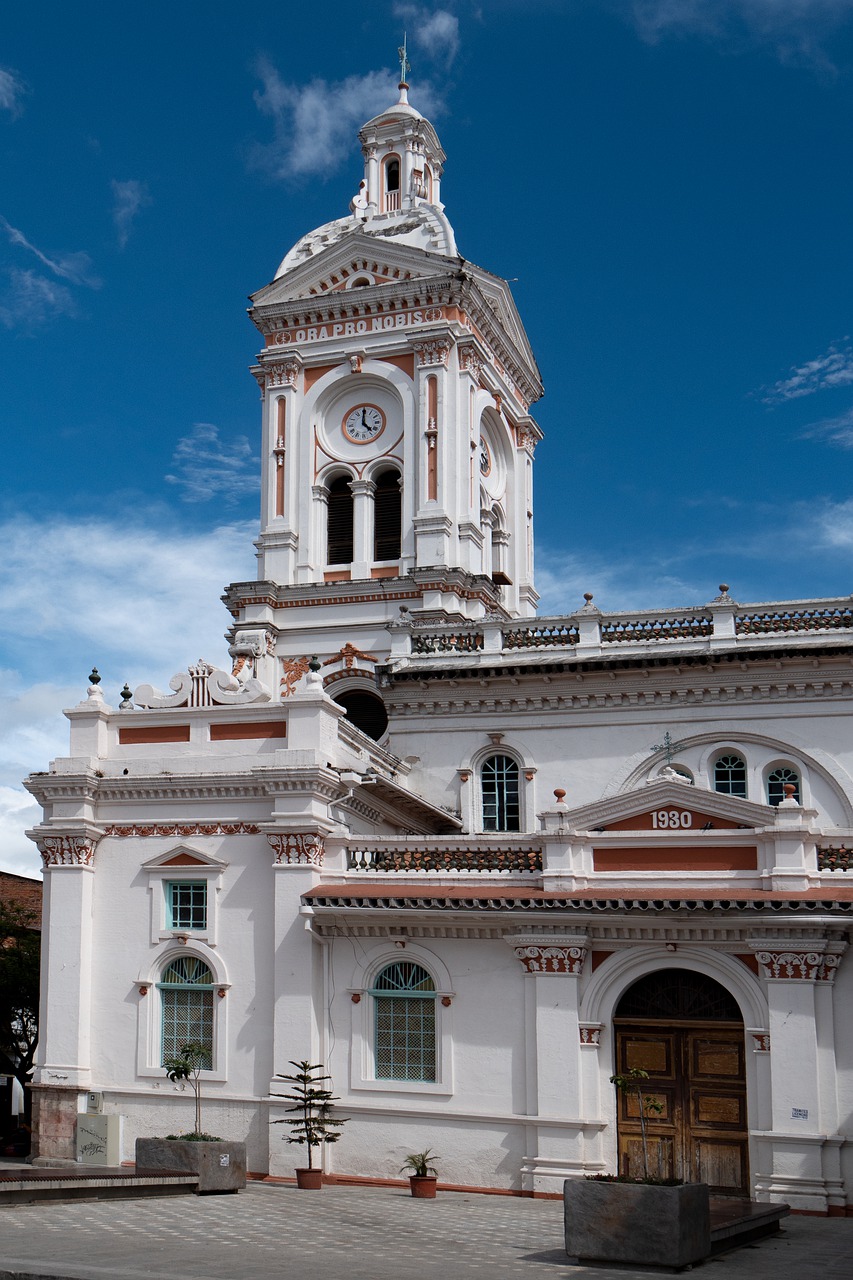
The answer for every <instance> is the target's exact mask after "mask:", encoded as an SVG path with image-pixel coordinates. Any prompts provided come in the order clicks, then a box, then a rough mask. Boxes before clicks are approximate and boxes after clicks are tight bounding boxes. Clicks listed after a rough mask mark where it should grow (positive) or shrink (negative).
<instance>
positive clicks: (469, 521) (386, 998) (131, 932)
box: [27, 83, 853, 1215]
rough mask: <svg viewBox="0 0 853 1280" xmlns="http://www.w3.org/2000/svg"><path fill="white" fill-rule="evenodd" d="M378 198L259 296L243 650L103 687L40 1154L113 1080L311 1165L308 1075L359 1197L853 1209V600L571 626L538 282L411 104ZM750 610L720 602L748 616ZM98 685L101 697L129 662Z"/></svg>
mask: <svg viewBox="0 0 853 1280" xmlns="http://www.w3.org/2000/svg"><path fill="white" fill-rule="evenodd" d="M358 136H359V141H360V144H361V150H362V153H363V156H364V178H363V181H362V182H361V184H360V186H359V190H358V193H357V195H356V196H355V197H354V199H353V201H352V203H351V206H350V210H349V212H347V213H345V214H344V216H342V217H339V218H336V219H335V220H334V221H331V222H329V223H327V224H326V225H324V226H321V227H319V228H317V229H316V230H314V231H311V232H310V233H308V234H306V235H305V236H304V237H303V238H302V239H301V240H300V241H299V242H298V243H297V244H296V245H294V247H293V248H292V249H290V250H289V252H288V253H287V254H286V256H285V257H284V260H283V261H282V263H281V265H280V267H279V268H278V270H277V272H276V273H275V276H274V278H273V280H272V282H271V283H270V284H267V285H265V286H264V287H263V288H261V289H260V290H259V291H258V292H257V293H255V294H254V295H253V298H252V307H251V311H250V315H251V318H252V320H253V322H254V324H255V326H256V327H257V330H258V333H259V335H260V347H261V349H260V354H259V356H258V358H257V364H256V365H255V367H254V368H253V369H252V373H253V374H254V377H255V378H256V380H257V383H258V386H259V387H260V393H261V415H262V419H261V439H262V449H261V452H262V476H261V486H262V487H261V515H260V533H259V536H258V539H257V543H256V547H257V565H258V568H257V577H256V578H255V579H254V580H253V581H250V582H236V583H232V584H231V585H230V586H229V587H228V588H227V590H226V592H225V596H224V601H225V604H226V606H227V609H228V611H229V614H230V618H231V623H230V627H229V630H228V633H227V643H228V654H229V655H230V661H228V662H225V661H224V660H223V666H222V667H217V666H216V665H214V664H211V663H210V662H207V661H204V660H200V661H199V662H198V663H196V664H195V665H194V666H191V667H190V668H189V669H188V670H186V671H183V672H181V673H179V674H178V675H176V676H175V677H174V678H173V679H172V681H171V684H170V688H169V689H168V690H165V691H164V690H158V689H156V688H153V687H152V686H151V685H142V686H140V687H138V688H136V689H135V690H131V689H129V688H128V687H127V686H125V689H124V690H123V694H122V701H121V703H120V705H119V706H117V707H111V706H108V705H107V704H106V702H105V699H104V697H103V694H102V692H101V690H100V688H99V683H98V680H97V677H96V676H95V678H94V679H93V681H92V683H91V685H90V687H89V689H88V693H87V695H86V696H85V697H84V698H83V700H82V701H81V702H80V703H79V704H78V705H77V706H75V707H72V708H71V709H69V710H68V711H67V712H66V715H67V717H68V719H69V721H70V748H69V754H68V755H67V756H66V757H63V758H59V759H57V760H55V761H53V762H52V763H51V764H50V767H49V769H48V770H47V771H46V772H43V773H36V774H33V775H32V776H31V777H30V778H29V779H28V782H27V786H28V787H29V789H30V791H31V792H32V794H33V795H34V796H35V797H36V798H37V800H38V801H39V803H40V805H41V806H42V810H43V816H42V819H41V821H40V822H39V823H38V825H37V826H36V827H35V828H34V829H33V830H32V831H31V832H30V833H29V834H30V836H31V838H32V839H33V840H34V841H35V843H36V844H37V846H38V849H39V851H40V853H41V857H42V860H43V862H44V872H45V874H44V882H45V888H44V936H45V940H46V946H45V967H44V980H43V993H42V1000H43V1007H42V1023H41V1025H42V1039H41V1045H40V1049H39V1057H38V1065H37V1069H36V1073H35V1077H34V1084H33V1098H34V1117H35V1119H34V1123H35V1130H36V1132H35V1154H36V1155H40V1156H43V1157H67V1158H73V1157H74V1155H75V1132H76V1127H77V1125H78V1117H79V1115H80V1113H81V1112H85V1110H86V1107H87V1099H90V1098H91V1097H96V1098H97V1099H98V1100H99V1101H98V1105H100V1106H101V1107H102V1109H103V1111H104V1113H106V1114H107V1115H114V1116H120V1117H121V1125H120V1134H121V1137H120V1158H121V1159H123V1160H125V1161H127V1160H132V1159H133V1153H134V1141H135V1139H136V1138H137V1137H140V1136H142V1137H148V1136H156V1135H163V1134H166V1133H174V1132H180V1131H181V1130H188V1129H189V1128H190V1127H191V1125H192V1119H193V1109H192V1102H191V1098H190V1095H189V1094H188V1093H187V1092H186V1091H184V1090H182V1086H181V1085H180V1084H174V1083H171V1082H170V1081H169V1080H168V1079H167V1077H166V1074H165V1070H164V1067H163V1062H164V1058H166V1057H168V1056H170V1055H172V1054H174V1053H175V1052H176V1051H177V1050H178V1049H179V1048H180V1046H181V1045H182V1044H184V1043H186V1042H187V1041H195V1042H199V1043H201V1044H202V1045H204V1047H205V1050H206V1054H207V1060H206V1065H205V1070H204V1072H203V1096H204V1127H205V1128H206V1129H207V1130H208V1131H210V1132H212V1133H216V1134H218V1135H220V1136H222V1137H225V1138H232V1139H240V1140H245V1141H246V1142H247V1148H248V1167H249V1170H250V1171H251V1172H252V1173H253V1174H256V1175H258V1176H268V1175H271V1176H278V1177H291V1176H293V1170H294V1167H295V1165H296V1164H299V1163H303V1162H304V1152H302V1151H301V1149H299V1148H295V1147H292V1146H290V1145H288V1144H287V1143H286V1142H285V1141H284V1140H283V1135H285V1134H286V1132H287V1131H286V1129H284V1128H283V1127H281V1125H280V1121H281V1120H282V1119H283V1117H284V1110H283V1106H284V1104H283V1103H282V1102H281V1101H280V1095H281V1094H282V1093H283V1092H285V1091H286V1089H285V1087H283V1082H282V1081H281V1080H280V1079H279V1076H280V1075H281V1074H282V1073H286V1072H288V1071H290V1070H291V1067H290V1065H289V1064H290V1063H291V1061H293V1060H302V1059H308V1060H310V1061H311V1062H316V1063H322V1064H324V1066H325V1069H326V1070H327V1071H328V1072H329V1073H330V1074H331V1076H332V1079H333V1090H334V1093H335V1094H336V1095H338V1097H339V1098H340V1102H339V1104H338V1106H339V1114H341V1115H343V1116H346V1117H348V1123H347V1125H346V1127H345V1129H344V1130H343V1131H342V1137H341V1141H340V1142H339V1143H337V1144H336V1145H335V1146H334V1147H330V1148H326V1149H324V1152H323V1156H322V1159H323V1161H324V1167H325V1169H326V1172H327V1174H328V1175H329V1176H334V1177H339V1178H346V1179H350V1180H358V1179H366V1180H369V1179H393V1178H398V1177H399V1176H400V1167H401V1165H402V1163H403V1160H404V1158H405V1156H406V1154H407V1153H409V1152H412V1151H422V1150H424V1149H426V1148H431V1149H432V1151H433V1152H435V1153H437V1155H438V1156H439V1157H440V1165H439V1169H440V1177H441V1181H442V1183H443V1184H444V1185H448V1186H455V1187H465V1188H470V1189H481V1190H492V1191H502V1192H505V1193H511V1194H518V1195H537V1194H554V1193H559V1192H560V1191H561V1190H562V1185H563V1181H564V1180H565V1179H566V1178H573V1177H581V1176H584V1175H588V1174H596V1173H614V1172H617V1171H619V1172H625V1173H637V1172H638V1171H639V1170H640V1169H641V1158H642V1157H641V1133H640V1123H639V1122H640V1116H639V1114H638V1111H637V1106H636V1103H635V1102H633V1100H632V1099H630V1098H627V1097H626V1096H625V1095H617V1093H616V1091H615V1090H614V1087H613V1085H612V1084H611V1083H610V1078H611V1076H612V1075H613V1074H614V1073H616V1072H622V1073H624V1072H626V1071H630V1070H631V1068H634V1067H636V1068H640V1069H642V1070H643V1071H646V1072H647V1073H648V1081H647V1082H646V1086H647V1090H648V1095H649V1096H650V1097H652V1098H653V1099H654V1102H655V1108H654V1110H653V1111H651V1112H650V1114H649V1117H648V1130H649V1138H648V1140H649V1152H650V1160H651V1162H652V1166H653V1170H657V1171H659V1173H660V1174H661V1176H664V1177H670V1176H675V1177H682V1178H684V1179H685V1180H687V1181H704V1182H707V1183H708V1184H710V1186H711V1187H712V1189H713V1190H714V1191H716V1192H723V1193H726V1194H730V1195H741V1196H749V1197H751V1198H753V1199H756V1200H759V1201H778V1200H785V1201H787V1202H789V1203H790V1204H791V1205H792V1207H794V1208H795V1209H799V1210H804V1211H808V1212H812V1213H819V1214H836V1215H841V1214H845V1213H853V1020H851V1019H850V1017H849V1012H848V1014H847V1015H845V1012H844V1010H845V1009H847V1010H848V1011H849V1009H850V1008H851V1007H853V958H850V957H848V956H847V954H846V953H847V950H848V942H849V933H850V927H851V913H853V863H851V853H850V848H851V844H853V738H851V733H850V723H851V719H850V717H851V712H853V671H851V653H853V607H852V606H853V600H851V597H849V596H847V597H843V598H839V599H821V600H807V601H785V602H777V603H757V604H755V603H753V604H742V603H739V602H738V601H737V599H736V598H735V595H734V594H730V591H729V588H728V587H727V586H726V585H721V586H720V587H719V588H718V589H716V588H715V590H709V592H708V595H709V596H711V597H712V598H711V599H709V600H708V602H707V603H706V604H703V605H695V604H694V605H690V606H685V607H684V608H680V609H674V610H663V611H661V610H655V609H653V608H652V609H648V610H640V611H634V612H629V613H608V612H603V611H602V610H601V609H600V608H599V607H598V605H597V604H596V602H595V600H594V599H593V598H592V596H587V597H585V599H584V600H583V601H578V606H577V609H576V611H575V612H574V613H572V614H569V615H567V616H562V617H541V616H537V614H536V605H537V599H538V597H537V593H536V590H535V586H534V556H533V464H534V455H535V451H536V445H537V443H538V441H539V440H540V439H541V436H542V433H541V431H540V429H539V427H538V426H537V423H536V421H535V420H534V418H533V417H532V416H531V406H533V405H534V404H535V402H536V401H537V400H538V399H539V398H540V396H541V395H542V392H543V387H542V382H541V378H540V372H539V369H538V368H537V364H536V360H535V357H534V354H533V352H532V350H531V347H530V344H529V342H528V339H527V336H526V334H525V330H524V326H523V323H522V319H521V317H520V316H519V313H518V311H517V309H516V307H515V304H514V302H513V298H512V295H511V291H510V288H509V286H508V284H507V283H506V281H504V280H502V279H500V278H499V277H497V276H495V275H492V274H491V273H490V272H489V271H488V270H486V269H484V268H482V267H479V266H476V265H474V263H473V262H471V261H469V260H467V259H466V258H463V257H462V256H461V255H460V253H459V251H458V249H457V246H456V241H455V237H454V232H453V228H452V226H451V223H450V221H449V220H448V217H447V214H446V213H445V208H444V205H443V203H442V199H441V179H442V172H443V166H444V162H445V155H444V152H443V151H442V148H441V144H440V142H439V139H438V137H437V135H436V132H435V130H434V128H433V127H432V125H431V124H430V123H429V121H428V120H426V119H425V118H424V117H423V116H422V115H421V114H420V113H419V112H418V111H417V110H416V109H415V107H414V106H412V105H411V104H410V103H409V101H408V86H407V85H406V84H405V83H401V85H400V90H399V100H398V101H396V102H394V103H393V104H392V105H391V106H390V107H389V108H388V109H387V110H386V111H384V112H382V114H380V115H378V116H376V117H375V118H374V119H372V120H370V121H368V123H366V124H365V125H364V126H363V128H362V129H361V131H360V133H359V135H358ZM715 591H716V594H715ZM93 674H94V673H93Z"/></svg>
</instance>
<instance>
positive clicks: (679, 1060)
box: [613, 968, 749, 1196]
mask: <svg viewBox="0 0 853 1280" xmlns="http://www.w3.org/2000/svg"><path fill="white" fill-rule="evenodd" d="M613 1026H614V1032H615V1036H614V1039H615V1047H616V1060H615V1066H614V1070H615V1072H616V1073H618V1074H619V1075H627V1074H628V1073H629V1072H630V1071H631V1069H632V1068H638V1069H639V1070H641V1071H645V1072H647V1074H648V1079H643V1080H642V1081H641V1093H642V1096H643V1098H644V1099H650V1100H651V1104H650V1105H645V1104H643V1105H644V1110H645V1113H646V1114H645V1119H646V1130H647V1143H648V1152H649V1166H650V1167H649V1173H650V1174H651V1176H652V1177H656V1178H658V1177H659V1178H681V1179H683V1180H684V1181H685V1182H707V1183H708V1185H709V1186H710V1187H711V1190H712V1191H716V1192H719V1193H720V1194H726V1195H744V1196H746V1195H748V1194H749V1160H748V1137H749V1132H748V1123H747V1114H746V1062H745V1043H744V1027H743V1018H742V1015H741V1012H740V1008H739V1006H738V1004H737V1001H736V1000H735V999H734V997H733V996H732V994H731V992H729V991H727V990H726V988H725V987H723V986H722V985H721V984H720V983H719V982H717V981H715V979H713V978H709V977H707V976H706V975H705V974H702V973H697V972H696V971H694V970H692V969H678V968H665V969H658V970H656V971H655V972H653V973H650V974H646V975H645V977H642V978H640V979H638V980H637V981H636V982H635V983H633V985H632V986H630V987H629V988H628V989H627V991H625V993H624V995H623V996H622V999H621V1000H620V1001H619V1004H618V1006H617V1008H616V1013H615V1015H614V1019H613ZM640 1105H641V1104H640V1101H639V1099H638V1097H637V1094H636V1092H634V1091H626V1092H620V1093H619V1094H618V1097H617V1107H618V1125H617V1128H618V1144H619V1172H620V1174H623V1175H625V1176H627V1177H642V1176H643V1151H642V1127H641V1123H640Z"/></svg>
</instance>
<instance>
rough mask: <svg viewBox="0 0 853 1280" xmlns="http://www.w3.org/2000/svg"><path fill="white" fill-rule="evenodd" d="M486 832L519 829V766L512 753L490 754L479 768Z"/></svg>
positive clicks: (484, 828)
mask: <svg viewBox="0 0 853 1280" xmlns="http://www.w3.org/2000/svg"><path fill="white" fill-rule="evenodd" d="M480 787H481V790H482V797H483V830H484V831H520V830H521V825H520V822H521V810H520V805H519V784H518V765H517V764H516V762H515V761H514V760H513V758H512V756H503V755H500V756H489V757H488V759H487V760H484V761H483V767H482V769H481V771H480Z"/></svg>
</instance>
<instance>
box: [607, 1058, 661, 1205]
mask: <svg viewBox="0 0 853 1280" xmlns="http://www.w3.org/2000/svg"><path fill="white" fill-rule="evenodd" d="M648 1078H649V1073H648V1071H644V1070H643V1068H642V1067H630V1068H629V1069H628V1070H627V1071H626V1072H625V1073H624V1075H615V1076H611V1077H610V1083H611V1084H614V1085H615V1086H616V1090H617V1092H619V1093H636V1095H637V1109H638V1111H639V1115H640V1135H641V1137H642V1140H643V1178H644V1179H645V1181H646V1182H648V1181H649V1179H650V1177H651V1174H650V1173H649V1146H648V1140H647V1138H646V1117H647V1116H650V1115H657V1116H659V1115H660V1114H661V1113H662V1112H663V1103H662V1102H658V1100H657V1099H656V1098H655V1097H653V1096H652V1095H651V1094H648V1093H647V1094H644V1093H643V1081H644V1080H648ZM658 1160H660V1153H658Z"/></svg>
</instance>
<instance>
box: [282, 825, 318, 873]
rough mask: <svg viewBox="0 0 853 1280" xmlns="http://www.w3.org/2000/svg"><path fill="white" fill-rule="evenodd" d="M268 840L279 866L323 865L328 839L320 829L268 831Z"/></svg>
mask: <svg viewBox="0 0 853 1280" xmlns="http://www.w3.org/2000/svg"><path fill="white" fill-rule="evenodd" d="M267 840H268V841H269V846H270V848H271V849H272V851H273V862H274V863H275V864H277V865H278V866H285V865H286V866H297V865H302V866H306V865H310V866H314V867H321V866H322V865H323V858H324V857H325V853H326V840H325V836H323V835H322V834H321V833H320V832H318V831H268V832H267Z"/></svg>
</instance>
